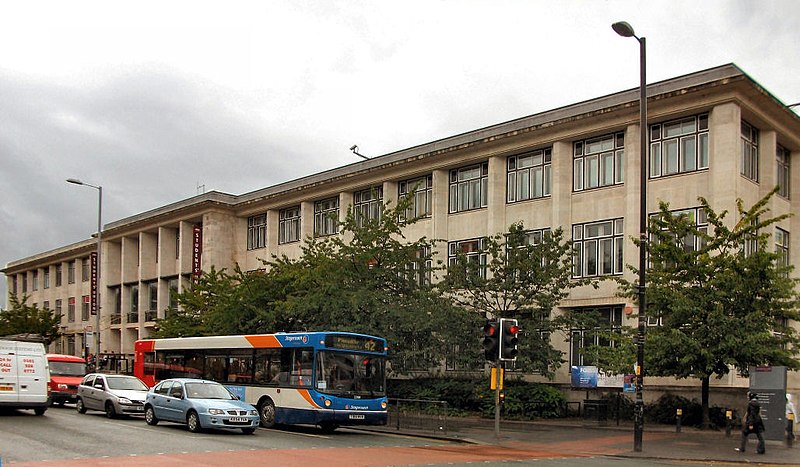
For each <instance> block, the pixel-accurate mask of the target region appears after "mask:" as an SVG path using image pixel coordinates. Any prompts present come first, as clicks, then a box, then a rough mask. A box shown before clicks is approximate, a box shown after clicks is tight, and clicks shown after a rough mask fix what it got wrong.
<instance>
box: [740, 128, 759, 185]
mask: <svg viewBox="0 0 800 467" xmlns="http://www.w3.org/2000/svg"><path fill="white" fill-rule="evenodd" d="M741 173H742V175H744V176H745V177H747V178H749V179H750V180H752V181H754V182H758V129H757V128H756V127H754V126H752V125H750V124H749V123H747V122H746V121H744V120H742V168H741Z"/></svg>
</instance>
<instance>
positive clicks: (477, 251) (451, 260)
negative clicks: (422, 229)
mask: <svg viewBox="0 0 800 467" xmlns="http://www.w3.org/2000/svg"><path fill="white" fill-rule="evenodd" d="M484 250H485V247H484V242H483V239H482V238H473V239H470V240H461V241H458V242H449V243H448V244H447V264H448V266H452V265H454V264H456V261H457V260H458V257H459V256H460V255H463V256H465V257H466V260H467V261H468V262H470V263H474V264H475V265H476V266H477V270H478V275H479V276H480V277H486V252H485V251H484Z"/></svg>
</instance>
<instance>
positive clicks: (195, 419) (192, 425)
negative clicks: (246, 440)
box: [186, 411, 203, 433]
mask: <svg viewBox="0 0 800 467" xmlns="http://www.w3.org/2000/svg"><path fill="white" fill-rule="evenodd" d="M186 424H187V425H189V431H191V432H192V433H200V432H201V431H203V427H202V426H200V417H199V416H198V415H197V412H194V411H192V412H189V415H187V416H186Z"/></svg>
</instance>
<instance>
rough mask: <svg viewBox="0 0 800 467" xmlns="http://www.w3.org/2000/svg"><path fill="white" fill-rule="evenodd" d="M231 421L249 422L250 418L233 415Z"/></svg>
mask: <svg viewBox="0 0 800 467" xmlns="http://www.w3.org/2000/svg"><path fill="white" fill-rule="evenodd" d="M229 421H230V422H231V423H248V422H249V421H250V420H248V419H246V418H244V417H231V418H230V419H229Z"/></svg>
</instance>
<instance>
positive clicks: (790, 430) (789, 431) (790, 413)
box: [786, 392, 797, 446]
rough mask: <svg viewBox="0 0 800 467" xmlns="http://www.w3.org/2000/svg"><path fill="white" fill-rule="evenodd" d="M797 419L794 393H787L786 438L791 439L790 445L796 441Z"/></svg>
mask: <svg viewBox="0 0 800 467" xmlns="http://www.w3.org/2000/svg"><path fill="white" fill-rule="evenodd" d="M796 420H797V409H796V408H795V407H794V401H792V395H791V394H789V393H788V392H787V393H786V439H787V440H789V443H790V444H789V446H791V443H792V441H794V423H795V421H796Z"/></svg>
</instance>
